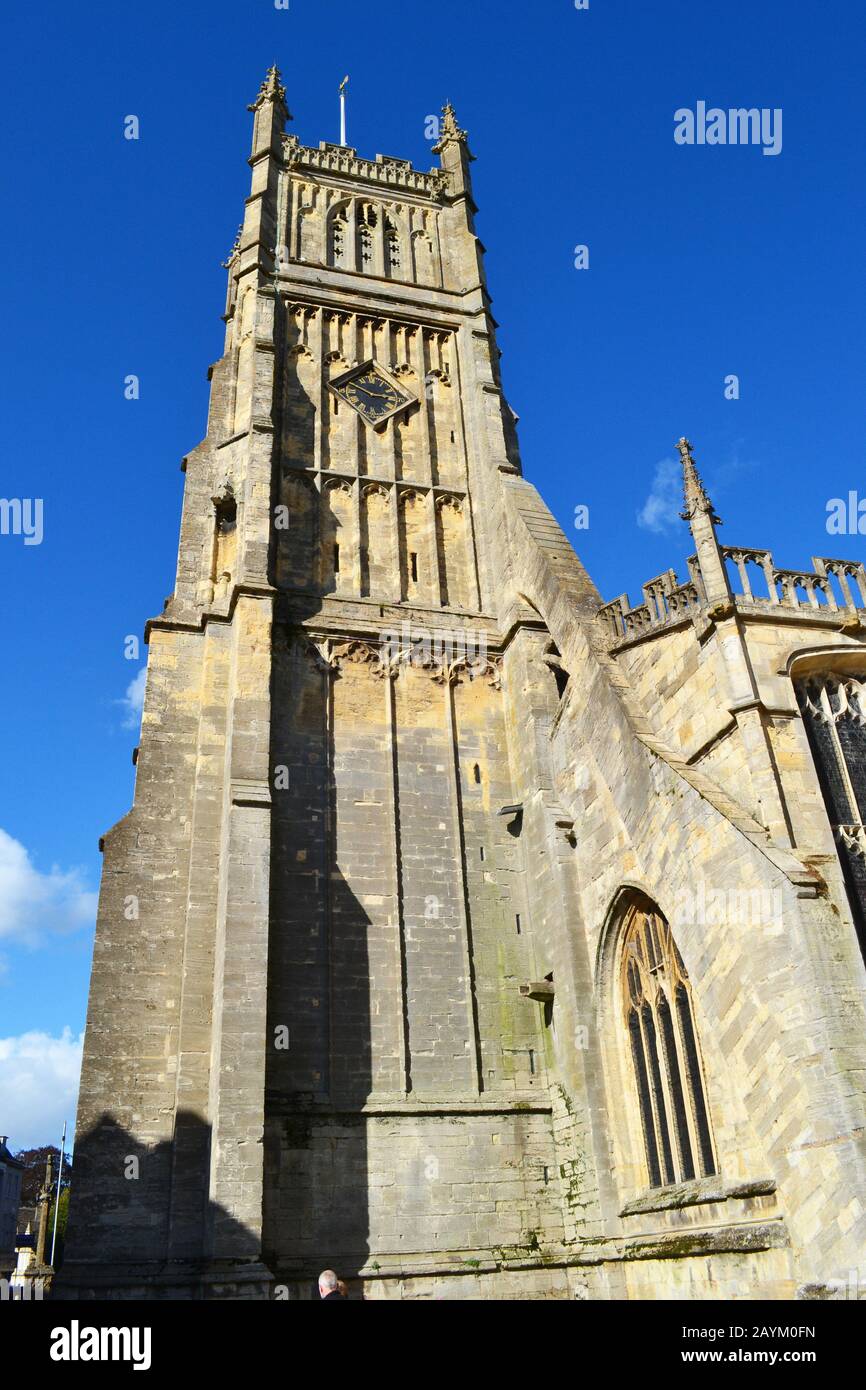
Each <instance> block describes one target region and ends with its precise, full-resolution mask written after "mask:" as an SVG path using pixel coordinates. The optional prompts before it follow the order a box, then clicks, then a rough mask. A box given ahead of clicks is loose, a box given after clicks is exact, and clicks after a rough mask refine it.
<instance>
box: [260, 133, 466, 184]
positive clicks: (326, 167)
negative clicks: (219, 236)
mask: <svg viewBox="0 0 866 1390" xmlns="http://www.w3.org/2000/svg"><path fill="white" fill-rule="evenodd" d="M283 158H284V162H285V164H286V167H287V168H289V169H296V170H299V171H302V170H305V169H309V170H310V171H311V172H315V173H319V174H332V175H335V176H336V177H338V178H345V179H351V180H353V181H357V180H362V181H364V182H366V183H372V184H376V185H377V186H378V187H385V188H393V189H395V190H397V189H399V190H400V191H401V192H404V193H420V194H422V195H423V196H425V197H427V198H433V199H436V200H438V199H440V198H442V197H443V196H444V195H445V194H446V193H447V192H448V189H449V177H448V174H447V173H446V172H445V171H444V170H443V169H430V170H429V171H427V172H424V171H422V170H420V169H415V168H413V166H412V164H411V162H410V161H409V160H408V159H397V158H395V157H393V156H391V155H384V154H377V155H376V157H375V159H364V158H362V157H361V156H360V155H359V154H358V151H357V150H355V149H352V148H351V147H350V146H348V145H334V144H330V143H329V142H328V141H326V140H322V141H320V143H319V145H318V148H315V147H313V146H311V145H302V144H301V142H300V141H299V139H298V137H297V136H296V135H285V136H284V137H283Z"/></svg>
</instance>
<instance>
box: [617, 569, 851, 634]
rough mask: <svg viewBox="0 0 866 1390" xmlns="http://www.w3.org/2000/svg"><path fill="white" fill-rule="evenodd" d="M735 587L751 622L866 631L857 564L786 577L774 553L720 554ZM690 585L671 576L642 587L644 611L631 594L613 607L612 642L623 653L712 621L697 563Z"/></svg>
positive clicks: (733, 599)
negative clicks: (799, 622) (787, 619)
mask: <svg viewBox="0 0 866 1390" xmlns="http://www.w3.org/2000/svg"><path fill="white" fill-rule="evenodd" d="M719 553H720V556H721V558H722V560H723V561H724V564H725V569H726V573H727V578H728V584H729V599H730V603H731V606H732V608H733V609H734V610H736V611H737V612H741V613H743V614H749V615H751V616H769V615H773V616H778V617H780V618H781V617H782V616H783V615H792V614H794V613H796V615H797V617H798V619H806V620H808V621H813V620H818V621H819V622H824V623H826V622H833V623H838V622H841V623H842V624H843V625H848V624H850V623H851V622H852V620H853V622H854V624H855V625H856V626H860V625H861V624H863V623H864V616H863V615H864V611H866V567H864V566H863V565H862V564H861V563H860V561H858V560H836V559H829V558H827V557H823V556H813V558H812V569H811V570H806V569H782V568H780V567H779V566H778V565H776V563H775V561H774V560H773V554H772V551H770V550H761V549H755V548H753V547H750V546H742V545H725V546H720V547H719ZM687 565H688V570H689V579H688V580H686V581H685V583H682V584H680V583H679V581H678V579H677V575H676V571H675V570H672V569H671V570H666V571H665V572H664V573H663V574H660V575H658V576H657V577H656V578H655V579H650V580H649V581H648V582H647V583H646V584H644V585H643V586H642V587H643V603H641V604H637V605H635V607H632V606H631V603H630V600H629V597H628V594H620V596H619V598H615V599H613V600H612V601H611V602H610V603H606V604H605V605H604V606H603V607H602V608H600V609H599V611H598V618H599V620H600V621H601V623H602V625H603V626H604V628H605V630H606V632H607V634H608V636H609V640H610V646H611V647H615V648H621V647H625V646H628V645H629V644H630V643H633V642H637V641H642V640H644V639H645V638H647V637H652V636H655V635H656V634H657V633H661V632H663V631H668V630H670V629H671V628H674V627H677V626H679V625H680V624H682V623H685V622H688V621H690V620H692V619H694V620H700V618H701V617H702V616H704V617H705V618H709V617H710V616H712V614H711V612H710V610H711V609H715V608H716V607H717V604H716V603H713V604H710V603H709V602H708V600H707V595H706V586H705V584H704V580H703V576H702V574H701V570H700V565H699V563H698V558H697V556H696V555H693V556H691V557H690V558H689V560H688V561H687Z"/></svg>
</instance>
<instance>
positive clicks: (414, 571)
mask: <svg viewBox="0 0 866 1390" xmlns="http://www.w3.org/2000/svg"><path fill="white" fill-rule="evenodd" d="M409 573H410V574H411V576H412V583H413V584H417V583H418V556H417V554H416V553H415V551H414V550H413V551H411V552H410V555H409Z"/></svg>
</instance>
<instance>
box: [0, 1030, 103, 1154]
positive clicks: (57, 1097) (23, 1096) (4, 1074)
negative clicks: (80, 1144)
mask: <svg viewBox="0 0 866 1390" xmlns="http://www.w3.org/2000/svg"><path fill="white" fill-rule="evenodd" d="M83 1042H84V1034H83V1033H81V1034H79V1036H78V1037H77V1038H76V1037H75V1036H74V1035H73V1032H72V1029H71V1028H64V1029H63V1032H62V1034H61V1035H60V1037H59V1038H53V1037H51V1035H50V1034H48V1033H22V1034H21V1035H20V1036H19V1037H13V1038H0V1133H3V1134H8V1135H9V1147H10V1148H11V1149H12V1151H13V1152H16V1151H17V1150H18V1149H34V1148H37V1147H38V1146H39V1145H41V1144H59V1143H60V1134H61V1131H62V1129H63V1121H64V1120H68V1121H69V1128H68V1130H67V1143H68V1145H69V1147H70V1148H71V1146H72V1132H73V1127H74V1124H75V1107H76V1105H77V1103H78V1077H79V1072H80V1070H81V1049H82V1045H83Z"/></svg>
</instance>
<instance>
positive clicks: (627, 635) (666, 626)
mask: <svg viewBox="0 0 866 1390" xmlns="http://www.w3.org/2000/svg"><path fill="white" fill-rule="evenodd" d="M678 448H679V449H680V453H681V455H682V459H683V470H684V487H685V508H684V511H683V513H682V515H683V520H685V521H688V523H689V525H690V527H691V530H692V534H693V536H694V539H695V543H696V546H697V552H698V553H697V554H695V555H693V556H691V557H690V559H689V560H688V561H687V564H688V570H689V578H688V579H687V580H686V581H685V582H684V583H680V582H679V581H678V579H677V575H676V572H675V571H674V570H672V569H670V570H666V571H665V572H664V573H663V574H660V575H658V576H657V577H656V578H655V579H651V580H649V581H648V582H647V583H646V584H644V585H643V602H642V603H640V604H636V605H635V606H634V607H632V605H631V603H630V600H629V597H628V595H627V594H620V596H619V597H618V598H616V599H613V600H612V601H611V602H610V603H606V604H604V605H603V606H602V607H601V608H600V609H599V610H598V615H597V616H598V620H599V622H600V624H601V625H602V627H603V629H604V631H605V633H606V636H607V638H608V644H609V647H610V648H611V649H621V648H624V647H628V646H630V645H632V644H633V643H636V642H641V641H645V640H647V639H648V638H653V637H655V636H658V635H660V634H661V633H665V632H669V631H671V630H672V629H674V628H677V627H680V626H682V625H684V624H686V623H689V622H691V623H693V624H694V625H695V626H696V627H697V628H702V627H705V626H706V625H707V624H708V623H709V622H711V621H713V620H715V619H717V618H719V617H727V616H730V615H731V614H732V613H739V614H741V615H743V616H746V617H751V618H758V619H762V618H772V619H774V620H777V621H780V622H785V621H791V620H794V621H797V622H803V621H805V622H807V623H815V624H818V625H827V624H829V625H832V626H834V627H837V628H838V627H841V628H842V630H844V631H857V630H860V629H863V631H864V632H866V567H864V565H863V564H862V563H861V562H860V561H859V560H839V559H832V558H829V557H826V556H813V558H812V568H811V569H806V568H803V569H784V568H782V567H781V566H779V565H777V564H776V562H775V560H774V558H773V553H772V551H770V550H762V549H757V548H755V547H751V546H742V545H720V544H719V542H718V539H717V537H716V527H717V526H718V525H720V524H721V523H720V522H719V518H718V517H717V516H716V514H715V511H714V509H713V506H712V503H711V502H710V500H709V498H708V496H707V494H706V491H705V489H704V486H703V484H702V482H701V480H700V478H699V476H698V473H697V469H696V467H695V462H694V458H693V457H692V453H691V445H690V444H689V442H688V440H685V439H683V440H680V442H679V445H678Z"/></svg>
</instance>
